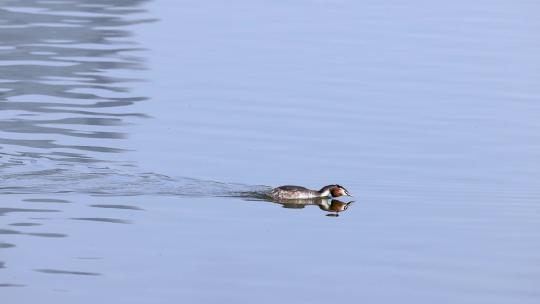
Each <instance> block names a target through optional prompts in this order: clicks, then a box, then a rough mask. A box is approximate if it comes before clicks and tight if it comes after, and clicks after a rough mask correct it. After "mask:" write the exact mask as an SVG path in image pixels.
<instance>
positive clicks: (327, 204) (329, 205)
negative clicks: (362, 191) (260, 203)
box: [272, 197, 353, 216]
mask: <svg viewBox="0 0 540 304" xmlns="http://www.w3.org/2000/svg"><path fill="white" fill-rule="evenodd" d="M272 202H274V203H277V204H280V205H282V206H283V208H291V209H301V208H304V207H306V206H310V205H317V206H319V208H320V209H321V210H323V211H327V212H333V213H328V214H327V215H328V216H338V213H339V212H342V211H345V210H347V208H349V205H350V204H352V203H353V201H350V202H342V201H340V200H337V199H335V198H334V199H332V198H327V197H319V198H311V199H282V200H272Z"/></svg>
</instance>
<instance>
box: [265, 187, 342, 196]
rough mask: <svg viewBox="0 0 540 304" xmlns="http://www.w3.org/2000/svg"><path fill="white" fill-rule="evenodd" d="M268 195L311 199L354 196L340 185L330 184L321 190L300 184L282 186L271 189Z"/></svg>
mask: <svg viewBox="0 0 540 304" xmlns="http://www.w3.org/2000/svg"><path fill="white" fill-rule="evenodd" d="M268 195H269V196H270V197H272V198H275V199H310V198H318V197H338V196H342V195H347V196H352V195H351V194H349V191H347V189H345V188H344V187H342V186H340V185H328V186H324V187H322V188H321V190H319V191H317V190H311V189H307V188H304V187H300V186H280V187H277V188H274V189H272V190H270V192H269V193H268Z"/></svg>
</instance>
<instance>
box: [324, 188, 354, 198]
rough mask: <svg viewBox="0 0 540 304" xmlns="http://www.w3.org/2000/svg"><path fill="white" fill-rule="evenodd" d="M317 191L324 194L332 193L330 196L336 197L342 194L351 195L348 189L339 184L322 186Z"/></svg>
mask: <svg viewBox="0 0 540 304" xmlns="http://www.w3.org/2000/svg"><path fill="white" fill-rule="evenodd" d="M319 192H321V193H322V194H324V195H332V197H338V196H343V195H347V196H352V195H351V194H350V193H349V191H347V189H345V187H343V186H340V185H328V186H324V187H322V188H321V190H319Z"/></svg>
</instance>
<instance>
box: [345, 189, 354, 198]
mask: <svg viewBox="0 0 540 304" xmlns="http://www.w3.org/2000/svg"><path fill="white" fill-rule="evenodd" d="M343 190H345V194H346V195H347V196H350V197H353V196H352V194H350V193H349V191H347V189H343Z"/></svg>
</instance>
